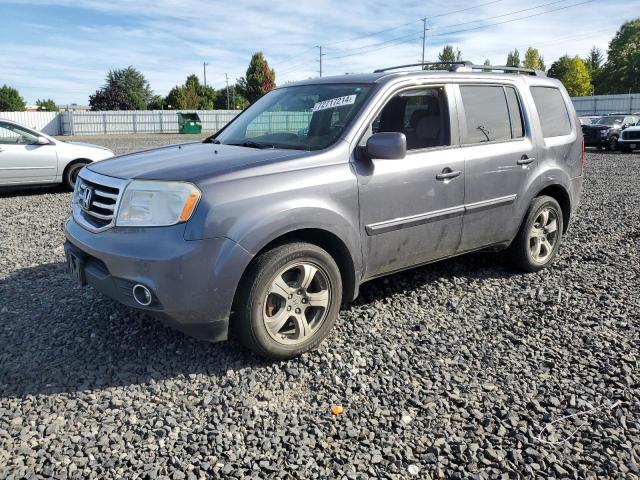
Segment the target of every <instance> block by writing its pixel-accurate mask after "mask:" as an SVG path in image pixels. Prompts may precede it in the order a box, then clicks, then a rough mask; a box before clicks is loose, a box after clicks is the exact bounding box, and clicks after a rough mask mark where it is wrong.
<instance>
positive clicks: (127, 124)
mask: <svg viewBox="0 0 640 480" xmlns="http://www.w3.org/2000/svg"><path fill="white" fill-rule="evenodd" d="M180 112H182V113H192V112H195V113H197V114H198V115H199V116H200V120H201V121H202V130H203V131H210V132H216V131H218V130H220V129H221V128H222V127H224V126H225V125H226V124H227V123H229V121H230V120H232V119H233V118H234V117H235V116H236V115H237V114H238V113H240V112H239V111H236V110H180ZM62 115H63V121H62V125H63V131H64V134H65V135H110V134H123V133H178V111H176V110H142V111H102V112H63V114H62Z"/></svg>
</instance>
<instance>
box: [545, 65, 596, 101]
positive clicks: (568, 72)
mask: <svg viewBox="0 0 640 480" xmlns="http://www.w3.org/2000/svg"><path fill="white" fill-rule="evenodd" d="M547 75H549V76H550V77H552V78H557V79H558V80H560V81H561V82H562V84H563V85H564V87H565V88H566V89H567V92H569V95H571V96H572V97H583V96H585V95H589V94H590V93H591V75H590V74H589V70H588V69H587V65H586V64H585V62H584V60H582V59H581V58H580V57H579V56H578V55H576V56H575V57H570V56H569V55H564V56H562V57H560V58H559V59H558V60H556V61H555V62H553V64H552V65H551V67H550V68H549V71H548V72H547Z"/></svg>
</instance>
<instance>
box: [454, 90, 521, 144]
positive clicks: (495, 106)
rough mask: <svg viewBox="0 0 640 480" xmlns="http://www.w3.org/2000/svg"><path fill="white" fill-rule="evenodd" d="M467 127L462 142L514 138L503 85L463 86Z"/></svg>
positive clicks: (497, 140)
mask: <svg viewBox="0 0 640 480" xmlns="http://www.w3.org/2000/svg"><path fill="white" fill-rule="evenodd" d="M460 93H461V94H462V104H463V105H464V114H465V118H466V120H467V130H466V132H464V134H463V139H462V143H464V144H467V145H468V144H473V143H486V142H499V141H504V140H510V139H511V120H510V118H509V108H508V106H507V98H506V96H505V93H504V89H503V88H502V87H500V86H488V85H481V86H478V85H474V86H471V85H463V86H461V87H460Z"/></svg>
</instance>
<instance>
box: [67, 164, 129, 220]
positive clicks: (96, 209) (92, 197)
mask: <svg viewBox="0 0 640 480" xmlns="http://www.w3.org/2000/svg"><path fill="white" fill-rule="evenodd" d="M126 184H127V180H122V179H119V178H113V177H107V176H105V175H99V174H97V173H95V172H92V171H91V170H88V169H86V168H85V169H83V170H82V172H80V175H79V176H78V180H77V185H76V189H75V192H74V195H73V216H74V218H75V219H76V221H78V223H80V224H81V225H82V226H83V227H85V228H87V229H88V230H92V231H102V230H105V229H107V228H110V227H112V226H113V225H114V223H115V216H116V214H117V211H118V204H119V201H120V196H121V194H122V191H123V190H124V187H125V186H126Z"/></svg>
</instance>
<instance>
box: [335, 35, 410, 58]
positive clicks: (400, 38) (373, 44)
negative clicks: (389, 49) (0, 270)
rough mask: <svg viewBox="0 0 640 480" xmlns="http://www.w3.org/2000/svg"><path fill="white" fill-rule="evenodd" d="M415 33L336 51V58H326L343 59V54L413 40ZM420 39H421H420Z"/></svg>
mask: <svg viewBox="0 0 640 480" xmlns="http://www.w3.org/2000/svg"><path fill="white" fill-rule="evenodd" d="M417 33H418V32H411V33H409V34H406V35H402V36H400V37H396V38H390V39H389V40H385V41H383V42H378V43H370V44H368V45H362V46H361V47H356V48H349V49H346V50H338V52H337V54H336V56H331V55H329V56H328V57H327V58H329V59H331V58H342V57H344V56H345V55H343V54H344V53H347V52H355V51H357V50H365V49H369V48H372V47H378V46H382V45H386V44H387V43H391V42H396V41H398V40H402V39H406V38H409V37H412V38H413V37H414V36H416V35H417ZM421 38H422V37H421Z"/></svg>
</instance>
